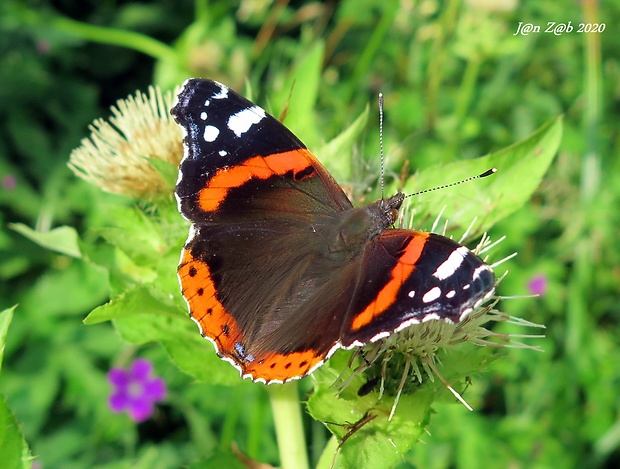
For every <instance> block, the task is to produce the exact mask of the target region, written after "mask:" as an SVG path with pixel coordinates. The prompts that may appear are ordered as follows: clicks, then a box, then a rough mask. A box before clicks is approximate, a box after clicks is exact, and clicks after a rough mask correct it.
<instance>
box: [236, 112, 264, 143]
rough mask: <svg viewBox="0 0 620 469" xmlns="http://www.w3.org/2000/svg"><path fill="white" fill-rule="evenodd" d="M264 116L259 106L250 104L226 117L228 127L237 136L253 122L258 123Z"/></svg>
mask: <svg viewBox="0 0 620 469" xmlns="http://www.w3.org/2000/svg"><path fill="white" fill-rule="evenodd" d="M264 117H265V111H264V109H263V108H261V107H259V106H252V107H249V108H246V109H242V110H241V111H239V112H237V113H236V114H233V115H232V116H230V117H229V118H228V128H229V129H230V130H232V131H233V132H234V133H235V135H236V136H237V137H241V136H242V135H243V134H244V133H246V132H247V131H248V130H249V129H250V127H252V126H253V125H254V124H258V123H259V122H260V121H262V120H263V118H264Z"/></svg>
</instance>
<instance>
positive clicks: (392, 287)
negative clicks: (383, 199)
mask: <svg viewBox="0 0 620 469" xmlns="http://www.w3.org/2000/svg"><path fill="white" fill-rule="evenodd" d="M427 238H428V233H416V235H415V236H414V237H412V238H411V240H410V241H409V244H407V247H406V248H405V252H404V253H403V254H402V256H400V258H399V259H398V262H397V263H396V265H395V266H394V268H393V269H392V272H391V278H390V281H389V282H388V283H386V284H385V286H384V287H383V288H382V289H381V290H380V291H379V293H378V294H377V296H376V298H375V300H374V301H373V302H372V303H370V304H369V305H368V306H367V307H366V308H365V309H364V311H362V312H361V313H359V314H358V315H357V316H355V318H354V319H353V324H352V325H351V326H352V328H353V330H359V329H361V328H362V327H364V326H366V325H367V324H369V323H370V322H372V321H373V319H374V318H375V317H377V316H379V315H380V314H381V313H383V312H384V311H386V310H387V309H388V308H389V307H390V306H392V305H393V304H394V303H395V302H396V297H397V295H398V291H399V290H400V287H401V285H402V284H403V283H404V282H405V281H406V280H407V279H408V278H409V277H410V276H411V272H413V269H415V263H416V262H417V261H418V259H419V258H420V256H421V255H422V250H423V249H424V245H425V244H426V240H427Z"/></svg>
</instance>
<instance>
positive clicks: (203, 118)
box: [200, 111, 207, 121]
mask: <svg viewBox="0 0 620 469" xmlns="http://www.w3.org/2000/svg"><path fill="white" fill-rule="evenodd" d="M200 118H201V119H202V120H203V121H206V120H207V113H206V112H205V111H202V112H201V113H200Z"/></svg>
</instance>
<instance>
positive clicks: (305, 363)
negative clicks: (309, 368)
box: [299, 360, 308, 368]
mask: <svg viewBox="0 0 620 469" xmlns="http://www.w3.org/2000/svg"><path fill="white" fill-rule="evenodd" d="M307 364H308V362H307V361H306V360H304V361H302V362H301V363H300V364H299V368H303V367H304V366H306V365H307Z"/></svg>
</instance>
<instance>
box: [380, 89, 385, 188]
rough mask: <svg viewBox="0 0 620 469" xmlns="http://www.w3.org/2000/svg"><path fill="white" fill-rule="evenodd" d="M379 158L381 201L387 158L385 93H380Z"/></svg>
mask: <svg viewBox="0 0 620 469" xmlns="http://www.w3.org/2000/svg"><path fill="white" fill-rule="evenodd" d="M379 155H380V156H379V158H380V159H381V200H383V196H384V185H385V184H384V182H383V179H384V178H385V156H384V154H383V93H379Z"/></svg>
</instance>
